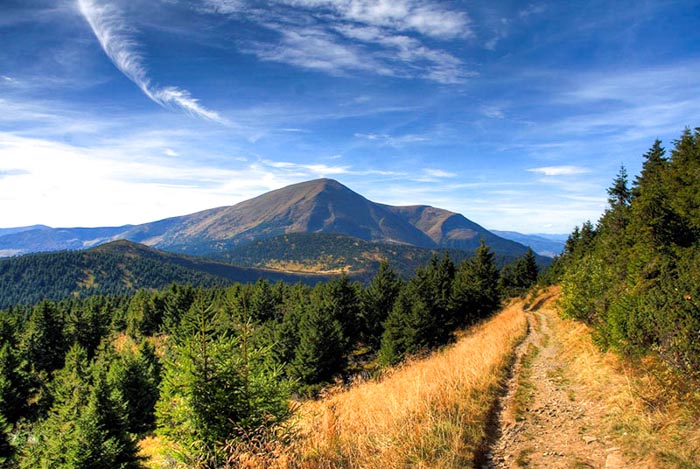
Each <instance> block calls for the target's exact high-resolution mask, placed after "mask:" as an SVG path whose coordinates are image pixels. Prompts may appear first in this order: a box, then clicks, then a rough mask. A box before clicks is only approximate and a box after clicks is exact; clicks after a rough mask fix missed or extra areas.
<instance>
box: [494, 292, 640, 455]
mask: <svg viewBox="0 0 700 469" xmlns="http://www.w3.org/2000/svg"><path fill="white" fill-rule="evenodd" d="M552 303H553V300H552V298H551V297H546V296H545V297H540V298H539V300H538V301H537V302H536V303H535V304H534V306H532V307H531V308H529V309H526V310H525V311H524V313H525V314H526V315H527V318H528V324H529V328H528V329H529V331H528V334H527V337H526V338H525V339H524V340H523V342H522V343H521V344H520V345H519V346H518V347H517V349H516V351H515V362H514V365H513V369H512V373H511V377H510V378H509V380H508V382H507V384H506V387H505V388H504V393H503V396H502V397H501V399H500V400H499V402H498V403H497V405H496V413H495V416H494V422H493V427H494V428H493V430H492V432H493V433H492V436H493V439H492V441H491V443H490V448H489V450H488V452H487V453H486V454H485V458H484V459H485V464H482V467H483V468H489V469H490V468H518V467H536V468H540V467H541V468H577V469H578V468H581V469H583V468H609V469H613V468H625V467H630V466H629V465H628V464H627V462H626V461H625V459H624V457H623V455H622V450H621V449H620V448H617V447H616V446H615V445H614V444H613V443H611V439H610V438H608V437H606V435H604V434H601V433H600V432H601V428H604V426H603V425H601V419H602V417H603V416H604V415H605V414H606V409H604V408H603V407H602V406H601V404H600V403H596V402H587V401H585V400H579V398H578V395H579V393H577V385H575V384H572V383H570V382H569V380H568V379H567V377H566V375H567V373H566V363H565V362H564V361H563V360H561V358H560V350H561V347H562V345H561V344H560V343H558V341H557V337H556V334H553V333H552V332H553V326H554V325H555V321H558V320H559V319H558V316H557V313H556V311H555V309H554V306H553V304H552ZM531 344H532V345H531ZM533 346H536V347H537V349H538V350H539V353H537V354H536V355H535V356H534V359H533V360H531V361H530V363H529V364H524V363H523V356H525V354H526V353H527V351H528V350H532V349H533ZM524 367H525V368H529V374H530V376H529V378H523V375H524V371H523V368H524ZM525 381H528V382H529V383H530V384H531V391H530V393H529V395H528V397H527V398H526V399H525V402H523V399H516V398H515V396H516V393H517V390H518V387H519V386H521V385H522V383H523V382H525ZM516 408H517V409H516Z"/></svg>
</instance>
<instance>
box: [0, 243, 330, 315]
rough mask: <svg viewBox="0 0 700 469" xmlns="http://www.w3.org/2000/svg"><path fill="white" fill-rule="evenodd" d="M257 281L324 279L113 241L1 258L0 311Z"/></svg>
mask: <svg viewBox="0 0 700 469" xmlns="http://www.w3.org/2000/svg"><path fill="white" fill-rule="evenodd" d="M259 278H265V279H268V280H270V281H273V282H275V281H278V280H284V281H286V282H290V283H295V282H298V281H304V282H307V283H315V282H318V281H320V280H324V279H326V278H328V277H325V276H322V275H297V274H286V273H281V272H273V271H267V270H262V269H253V268H245V267H236V266H233V265H231V264H225V263H221V262H216V261H213V260H207V259H199V258H193V257H188V256H183V255H178V254H172V253H167V252H162V251H158V250H156V249H153V248H149V247H147V246H144V245H140V244H137V243H133V242H131V241H116V242H112V243H108V244H104V245H102V246H99V247H96V248H93V249H88V250H83V251H61V252H51V253H39V254H27V255H24V256H19V257H13V258H9V259H0V308H4V307H7V306H10V305H13V304H32V303H36V302H38V301H40V300H42V299H53V300H59V299H64V298H68V297H70V296H89V295H97V294H123V293H133V292H134V291H136V290H138V289H140V288H147V289H158V288H163V287H166V286H168V285H169V284H171V283H173V282H175V283H180V284H185V283H190V284H192V285H195V286H203V287H210V286H216V285H227V284H230V283H232V282H255V281H256V280H257V279H259Z"/></svg>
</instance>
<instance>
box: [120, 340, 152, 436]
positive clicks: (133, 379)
mask: <svg viewBox="0 0 700 469" xmlns="http://www.w3.org/2000/svg"><path fill="white" fill-rule="evenodd" d="M160 371H161V365H160V361H159V360H158V357H157V356H156V354H155V348H154V346H153V345H152V344H151V343H150V342H148V341H145V340H144V341H143V342H142V343H141V346H140V347H139V350H138V352H137V353H133V352H131V351H129V350H127V351H125V352H122V353H121V354H119V355H117V356H116V357H115V359H113V360H112V361H111V363H110V369H109V374H108V379H109V384H110V386H112V388H113V389H114V390H115V391H116V393H117V394H118V396H119V398H120V400H121V401H123V402H124V404H125V412H126V421H127V424H128V430H129V432H131V433H139V434H140V433H144V432H146V431H148V430H153V429H154V428H155V405H156V402H158V397H159V396H160V391H159V385H160Z"/></svg>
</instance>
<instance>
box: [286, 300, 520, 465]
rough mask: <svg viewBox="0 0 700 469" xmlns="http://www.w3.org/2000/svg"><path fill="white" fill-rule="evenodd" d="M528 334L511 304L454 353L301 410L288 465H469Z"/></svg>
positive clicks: (412, 364)
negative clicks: (513, 359) (514, 356)
mask: <svg viewBox="0 0 700 469" xmlns="http://www.w3.org/2000/svg"><path fill="white" fill-rule="evenodd" d="M526 327H527V326H526V319H525V316H524V314H523V312H522V309H520V307H518V306H517V305H511V306H509V307H508V308H506V309H505V310H504V311H502V312H501V313H499V314H498V315H497V316H496V317H494V318H493V319H491V320H490V321H488V322H486V323H485V324H483V325H480V326H478V327H476V328H475V330H474V331H473V332H472V333H471V334H469V335H466V336H464V337H462V338H461V339H460V340H459V341H458V342H457V343H456V344H455V345H454V346H451V347H449V348H447V349H445V350H443V351H441V352H438V353H436V354H434V355H432V356H430V357H428V358H426V359H422V360H416V361H413V362H410V363H407V364H405V365H404V366H402V367H400V368H398V369H396V370H394V371H393V372H392V373H391V374H389V375H387V376H386V377H384V378H383V379H381V380H379V381H376V382H375V381H371V382H365V383H362V384H359V385H357V386H354V387H352V388H350V389H348V390H345V391H340V392H337V393H336V394H333V395H331V396H329V397H327V398H325V399H321V400H319V401H312V402H307V403H305V404H303V405H302V407H301V409H300V412H299V413H300V419H299V423H298V432H299V433H298V438H297V439H296V442H295V444H294V445H293V446H292V447H291V448H289V449H288V456H289V457H288V459H287V463H286V466H287V467H303V468H336V467H343V468H387V469H389V468H406V467H412V468H456V467H459V468H462V467H469V466H471V465H472V463H473V461H474V458H475V454H476V452H477V451H478V450H479V447H480V445H481V444H482V442H483V441H484V438H485V436H486V427H487V424H488V420H489V412H490V409H491V408H492V406H493V403H494V400H495V396H496V394H497V393H498V391H499V388H500V385H501V383H502V380H503V378H504V374H505V370H506V368H507V366H508V364H509V361H510V359H511V356H512V352H513V349H514V346H515V344H516V343H517V342H518V341H519V340H521V339H522V337H523V336H524V335H525V332H526Z"/></svg>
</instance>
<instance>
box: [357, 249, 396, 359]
mask: <svg viewBox="0 0 700 469" xmlns="http://www.w3.org/2000/svg"><path fill="white" fill-rule="evenodd" d="M400 290H401V282H400V281H399V279H398V277H397V275H396V273H394V271H393V270H392V269H391V267H389V264H388V263H387V262H382V263H381V264H380V265H379V271H378V272H377V274H376V275H375V276H374V278H373V279H372V281H371V282H370V284H369V285H368V286H367V288H365V289H364V290H363V292H362V297H361V298H362V299H361V304H362V308H361V311H362V313H361V328H360V329H361V331H362V337H363V340H364V341H365V342H366V343H367V344H368V345H369V346H370V347H372V348H373V349H375V350H376V349H377V348H378V347H379V344H380V343H381V337H382V333H383V331H384V321H386V319H387V317H388V316H389V312H390V311H391V310H392V308H393V307H394V302H395V301H396V297H397V296H398V294H399V291H400Z"/></svg>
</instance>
